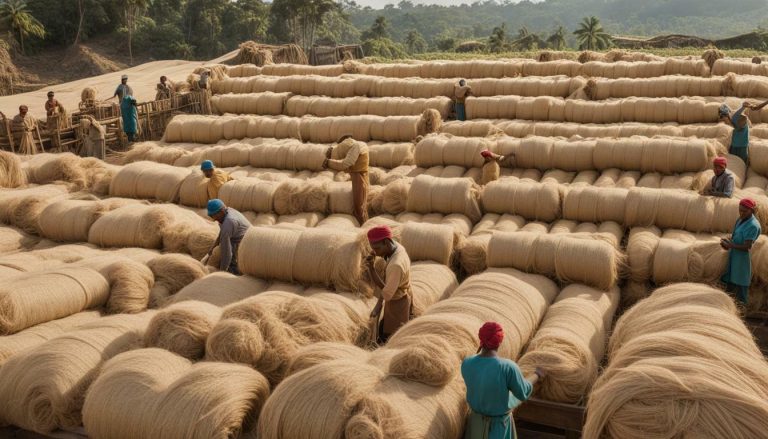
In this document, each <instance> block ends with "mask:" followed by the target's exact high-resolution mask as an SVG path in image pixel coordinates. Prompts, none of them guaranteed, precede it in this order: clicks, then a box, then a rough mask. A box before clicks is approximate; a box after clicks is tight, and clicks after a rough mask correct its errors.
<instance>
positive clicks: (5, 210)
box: [0, 185, 67, 234]
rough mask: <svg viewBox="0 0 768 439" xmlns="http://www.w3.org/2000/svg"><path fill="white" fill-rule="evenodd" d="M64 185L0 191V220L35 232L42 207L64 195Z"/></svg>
mask: <svg viewBox="0 0 768 439" xmlns="http://www.w3.org/2000/svg"><path fill="white" fill-rule="evenodd" d="M66 193H67V188H66V186H60V185H44V186H33V187H30V188H25V189H14V190H3V191H2V192H0V202H1V203H0V221H2V222H3V223H5V224H10V225H14V226H16V227H18V228H19V229H21V230H22V231H24V232H27V233H32V234H34V233H37V220H38V218H39V216H40V212H42V210H43V208H44V207H45V206H47V205H48V204H50V203H52V202H54V201H56V200H58V199H62V198H64V197H65V194H66Z"/></svg>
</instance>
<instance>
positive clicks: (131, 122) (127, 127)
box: [120, 95, 139, 142]
mask: <svg viewBox="0 0 768 439" xmlns="http://www.w3.org/2000/svg"><path fill="white" fill-rule="evenodd" d="M120 113H121V114H122V115H123V131H124V132H125V134H126V135H127V136H128V141H129V142H133V141H134V140H135V139H136V133H137V132H138V128H139V113H138V111H137V109H136V99H134V98H133V96H131V95H125V96H123V100H122V101H120Z"/></svg>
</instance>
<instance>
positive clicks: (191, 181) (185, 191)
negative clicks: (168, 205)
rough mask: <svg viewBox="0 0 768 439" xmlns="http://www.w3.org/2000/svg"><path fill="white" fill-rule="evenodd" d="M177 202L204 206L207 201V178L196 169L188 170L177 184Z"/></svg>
mask: <svg viewBox="0 0 768 439" xmlns="http://www.w3.org/2000/svg"><path fill="white" fill-rule="evenodd" d="M179 203H180V204H181V205H184V206H190V207H205V206H206V204H207V203H208V178H207V177H206V176H205V175H204V174H203V173H202V172H201V171H198V170H194V171H192V172H190V173H189V174H188V175H187V177H186V178H184V180H183V181H182V182H181V185H180V186H179Z"/></svg>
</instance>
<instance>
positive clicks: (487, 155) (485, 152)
mask: <svg viewBox="0 0 768 439" xmlns="http://www.w3.org/2000/svg"><path fill="white" fill-rule="evenodd" d="M491 154H493V153H492V152H491V151H490V150H487V149H484V150H482V151H480V155H481V156H483V157H485V158H488V157H491Z"/></svg>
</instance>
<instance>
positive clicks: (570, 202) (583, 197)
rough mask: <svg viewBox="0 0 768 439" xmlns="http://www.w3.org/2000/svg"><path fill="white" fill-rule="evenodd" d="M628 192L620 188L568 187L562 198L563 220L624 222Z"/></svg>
mask: <svg viewBox="0 0 768 439" xmlns="http://www.w3.org/2000/svg"><path fill="white" fill-rule="evenodd" d="M628 196H629V192H628V191H627V189H621V188H602V187H594V186H575V187H570V188H568V190H567V191H566V193H565V197H564V198H563V218H565V219H570V220H575V221H583V222H602V221H615V222H618V223H623V222H624V215H625V210H626V209H627V207H626V206H627V198H628Z"/></svg>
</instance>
